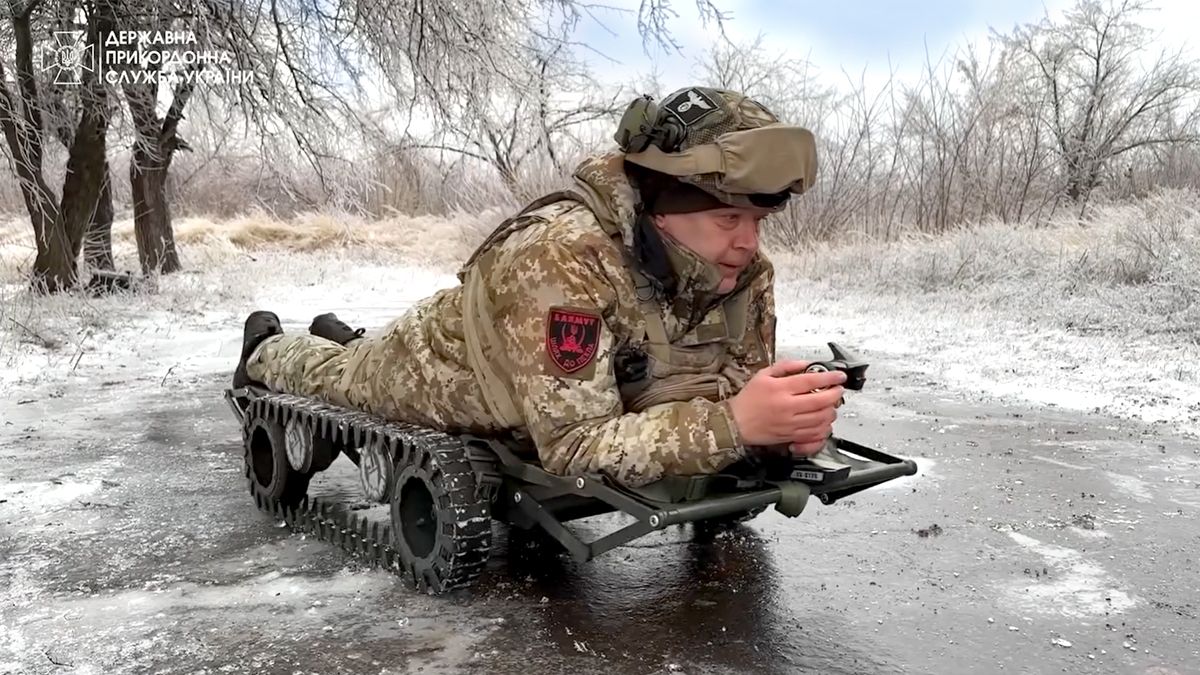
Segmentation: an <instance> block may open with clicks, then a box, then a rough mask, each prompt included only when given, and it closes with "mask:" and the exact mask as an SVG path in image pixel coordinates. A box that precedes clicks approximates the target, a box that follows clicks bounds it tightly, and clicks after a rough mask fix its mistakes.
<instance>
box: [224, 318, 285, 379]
mask: <svg viewBox="0 0 1200 675" xmlns="http://www.w3.org/2000/svg"><path fill="white" fill-rule="evenodd" d="M282 334H283V326H281V325H280V323H279V317H278V316H276V315H275V313H274V312H267V311H258V312H251V314H250V316H248V317H246V329H245V331H244V332H243V333H242V356H241V358H240V359H238V365H237V370H235V371H233V388H234V389H238V388H241V387H245V386H247V385H251V384H258V385H260V386H261V384H262V383H260V382H255V381H253V380H251V379H250V375H249V374H247V372H246V362H247V361H248V360H250V355H251V354H253V353H254V350H255V349H258V346H259V345H260V344H262V341H263V340H266V339H267V338H269V337H271V336H272V335H282Z"/></svg>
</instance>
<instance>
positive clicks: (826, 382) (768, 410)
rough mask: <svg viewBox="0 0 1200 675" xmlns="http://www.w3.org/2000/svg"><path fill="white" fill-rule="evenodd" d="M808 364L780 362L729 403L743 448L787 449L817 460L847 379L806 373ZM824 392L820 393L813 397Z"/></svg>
mask: <svg viewBox="0 0 1200 675" xmlns="http://www.w3.org/2000/svg"><path fill="white" fill-rule="evenodd" d="M806 367H808V362H806V361H779V362H777V363H774V364H772V365H770V366H768V367H766V368H763V369H762V370H760V371H758V372H757V373H755V374H754V376H753V377H752V378H750V381H749V382H747V383H746V386H745V387H744V388H742V390H741V391H739V392H738V393H737V394H736V395H735V396H734V397H733V398H732V399H730V400H729V407H730V410H732V411H733V419H734V423H736V424H737V427H738V431H739V432H740V433H741V436H742V441H743V442H744V443H745V444H747V445H778V444H790V445H791V448H792V451H793V452H795V453H796V454H801V455H812V454H816V453H817V452H819V451H820V450H821V448H823V447H824V445H825V440H826V439H827V438H829V435H830V434H831V433H833V422H834V420H836V419H837V405H838V403H839V402H840V401H841V400H842V394H843V393H844V389H843V388H842V387H841V386H840V385H841V384H842V383H843V382H845V381H846V374H845V373H843V372H841V371H839V370H834V371H829V372H823V373H805V372H803V371H804V369H805V368H806ZM815 389H822V391H814V390H815Z"/></svg>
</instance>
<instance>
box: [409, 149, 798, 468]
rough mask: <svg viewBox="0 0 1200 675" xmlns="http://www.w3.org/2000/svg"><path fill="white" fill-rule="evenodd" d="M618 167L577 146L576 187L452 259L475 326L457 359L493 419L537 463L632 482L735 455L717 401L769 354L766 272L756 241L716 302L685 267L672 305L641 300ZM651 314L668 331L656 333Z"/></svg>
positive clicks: (631, 211) (731, 430)
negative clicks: (580, 152)
mask: <svg viewBox="0 0 1200 675" xmlns="http://www.w3.org/2000/svg"><path fill="white" fill-rule="evenodd" d="M621 167H622V158H621V156H620V155H615V154H614V155H605V156H600V157H596V158H593V159H591V160H589V161H586V162H584V163H582V164H581V165H580V166H579V168H578V169H577V170H576V172H575V186H574V188H573V189H572V190H571V191H569V192H565V193H558V194H556V195H552V196H550V197H549V198H545V199H542V200H539V201H538V202H535V204H533V205H531V208H527V209H526V210H524V211H523V212H522V213H521V214H520V215H518V216H517V217H515V218H512V219H510V220H509V221H506V222H505V223H504V224H502V225H501V226H500V227H499V228H497V230H496V231H495V232H494V233H493V234H492V236H491V237H489V239H488V240H487V241H486V242H484V244H483V245H481V247H480V248H479V250H477V251H476V253H475V255H473V256H472V257H471V259H470V260H469V261H468V262H467V263H466V264H465V265H464V267H463V269H462V271H461V272H460V274H459V276H460V279H461V280H462V281H463V286H462V287H461V288H462V289H463V292H462V293H460V294H458V296H457V297H458V298H459V299H460V303H459V307H457V308H456V309H458V310H459V312H454V314H456V315H458V316H461V317H462V318H463V323H464V326H463V334H464V337H466V338H470V337H472V336H471V335H470V334H471V333H477V335H476V336H474V337H475V338H476V341H475V342H474V343H473V344H477V345H478V347H479V349H478V351H476V352H475V353H474V358H472V354H471V346H472V345H467V346H466V347H465V349H464V350H463V352H464V355H465V356H466V361H467V363H466V364H464V365H466V367H467V368H469V369H472V370H473V371H474V372H475V373H476V375H477V378H476V380H477V382H478V383H479V385H480V387H481V388H482V389H483V390H484V391H483V393H482V398H483V399H484V403H485V406H484V407H485V408H486V409H487V411H488V412H489V413H491V416H492V417H493V418H494V420H493V421H494V422H495V423H496V424H495V425H494V426H495V427H497V428H498V429H504V430H508V431H514V432H516V433H517V435H518V436H520V437H525V438H528V439H529V440H530V441H532V443H533V445H534V446H535V447H536V449H537V453H538V457H539V459H540V461H541V462H542V465H543V466H544V467H545V468H546V470H547V471H550V472H552V473H556V474H577V473H582V472H603V473H607V474H610V475H612V476H613V477H614V478H615V479H617V480H619V481H621V482H623V483H625V484H627V485H633V486H637V485H641V484H645V483H649V482H652V481H655V480H658V479H659V478H661V477H662V476H663V475H665V474H698V473H711V472H713V471H717V470H720V469H721V468H724V467H725V466H727V465H729V464H731V463H733V462H734V461H736V460H738V459H739V458H741V457H742V456H743V455H744V454H745V452H746V449H745V447H744V445H743V444H742V443H741V441H740V440H739V437H738V432H737V429H736V428H735V425H734V420H733V416H732V414H731V412H730V410H729V407H728V402H727V400H728V397H730V396H732V395H733V394H735V393H736V392H737V391H739V390H740V389H741V388H742V387H743V386H744V385H745V383H746V381H747V380H748V379H749V377H750V376H751V375H752V374H753V373H754V372H755V371H756V370H758V369H759V368H762V367H763V366H765V365H767V364H768V363H770V362H771V361H772V360H773V359H774V347H775V335H774V328H775V307H774V296H773V281H774V279H773V274H774V273H773V269H772V267H771V265H770V263H769V262H768V261H767V260H766V259H765V258H764V257H763V256H761V254H760V255H759V257H758V258H757V259H756V261H755V262H754V264H752V265H751V266H750V267H749V268H747V270H746V271H745V272H744V273H743V278H742V280H741V281H740V282H739V284H738V288H737V289H735V290H734V291H733V292H732V293H730V294H729V295H728V296H727V297H726V298H724V299H718V301H717V303H715V305H714V303H711V302H704V303H703V306H702V305H701V303H702V301H701V300H700V299H698V298H693V297H689V295H688V293H687V292H686V289H687V284H686V280H684V283H682V284H681V287H682V288H683V289H684V291H683V292H681V293H680V296H679V298H678V299H676V300H675V301H674V303H673V304H672V305H671V306H670V307H667V306H664V305H663V304H661V303H657V302H655V301H654V300H652V299H650V296H649V294H648V293H646V291H647V290H648V289H647V288H646V287H645V284H644V283H642V282H643V281H644V279H643V278H642V277H641V276H640V275H639V274H636V273H634V272H633V270H632V269H631V267H632V265H631V263H630V262H629V261H630V260H631V258H630V251H629V246H630V245H631V243H632V241H633V234H632V233H633V227H634V222H635V212H636V209H637V207H638V203H637V193H636V191H635V190H634V189H633V187H632V186H631V185H630V184H629V182H628V181H627V180H626V178H625V174H624V172H623V171H622V170H621ZM460 312H461V313H460ZM655 314H656V315H657V316H658V319H657V320H654V319H653V315H655ZM430 318H431V319H433V318H434V317H430ZM473 319H474V320H473ZM472 324H474V325H472ZM655 326H658V327H659V330H664V329H665V339H666V340H667V341H668V342H669V343H670V345H671V346H669V347H668V346H666V345H661V344H659V345H655V344H654V342H655V340H654V337H655V336H654V333H655ZM656 347H657V348H656ZM646 352H649V356H650V358H649V359H648V364H646V365H645V366H644V368H642V372H643V373H645V374H646V377H645V378H643V379H642V380H641V381H640V382H639V381H630V379H631V376H630V374H629V372H628V371H629V369H628V368H626V367H624V366H623V365H622V364H623V363H624V361H623V359H625V360H628V358H629V357H630V355H633V358H634V360H635V361H636V360H637V357H638V356H640V355H642V354H645V353H646ZM481 370H483V371H486V372H480V371H481ZM635 370H636V369H635ZM697 379H700V380H701V381H702V384H701V386H700V389H701V390H703V395H702V396H700V395H696V394H697V389H696V388H695V387H689V386H688V384H687V383H688V382H689V381H691V382H695V381H696V380H697ZM703 382H707V383H708V384H709V385H715V386H704V384H703ZM656 392H657V393H658V395H656ZM664 392H665V395H663V393H664ZM673 393H675V394H678V395H677V396H674V397H673V396H672V394H673ZM672 398H674V400H671V399H672ZM664 399H666V400H664Z"/></svg>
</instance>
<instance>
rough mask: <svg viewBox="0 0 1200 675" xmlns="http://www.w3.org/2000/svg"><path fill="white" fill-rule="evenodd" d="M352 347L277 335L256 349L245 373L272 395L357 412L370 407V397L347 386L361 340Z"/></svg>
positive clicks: (314, 337)
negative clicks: (319, 401) (307, 399)
mask: <svg viewBox="0 0 1200 675" xmlns="http://www.w3.org/2000/svg"><path fill="white" fill-rule="evenodd" d="M355 343H357V345H358V347H359V349H357V350H356V349H355ZM355 343H351V345H350V346H348V347H345V346H342V345H340V344H338V343H336V342H333V341H332V340H326V339H325V338H320V337H317V336H315V335H304V334H295V335H276V336H273V337H270V338H267V339H266V340H264V341H263V343H262V344H261V345H259V347H258V349H257V350H256V351H255V353H254V354H253V355H252V356H251V358H250V360H249V361H248V362H247V363H246V372H247V373H248V374H249V375H250V377H251V379H253V380H255V381H257V382H261V383H263V384H264V385H266V386H267V388H269V389H271V390H272V391H278V392H286V393H288V394H295V395H297V396H310V397H313V398H320V399H323V400H325V401H328V402H330V403H333V404H334V405H340V406H343V407H346V408H359V407H361V406H363V405H365V404H367V403H369V402H370V401H369V399H370V397H369V396H366V395H365V394H366V392H365V391H363V390H362V388H357V389H356V388H355V387H353V386H351V385H350V382H349V380H350V379H351V377H352V375H353V369H352V368H350V367H349V366H350V365H351V364H352V363H355V362H357V361H359V359H354V358H353V357H354V355H355V352H356V351H360V350H361V346H362V345H363V343H364V340H362V339H359V340H356V341H355ZM348 375H349V376H351V377H347V376H348ZM370 412H375V411H374V410H372V411H370Z"/></svg>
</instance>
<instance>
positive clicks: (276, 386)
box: [246, 317, 496, 434]
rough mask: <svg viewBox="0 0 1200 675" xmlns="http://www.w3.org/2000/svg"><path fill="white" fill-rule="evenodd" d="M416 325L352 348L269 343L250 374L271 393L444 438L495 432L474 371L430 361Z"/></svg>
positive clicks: (298, 338)
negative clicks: (454, 433) (434, 432)
mask: <svg viewBox="0 0 1200 675" xmlns="http://www.w3.org/2000/svg"><path fill="white" fill-rule="evenodd" d="M416 318H417V317H403V318H400V319H397V320H395V321H393V322H392V324H390V325H389V326H387V327H386V328H385V329H384V331H383V332H382V333H381V334H380V335H378V336H371V337H362V338H358V339H356V340H354V341H352V342H350V343H349V344H347V345H346V346H342V345H340V344H338V343H336V342H332V341H330V340H326V339H324V338H320V337H316V336H314V335H309V334H284V335H276V336H272V337H270V338H267V339H266V340H264V341H263V343H262V344H261V345H259V347H258V349H257V350H255V352H254V353H253V354H251V356H250V358H249V360H248V361H247V363H246V371H247V373H248V374H249V376H250V378H251V379H252V380H255V381H257V382H261V383H262V384H263V385H265V386H266V387H267V388H269V389H271V390H272V391H276V392H281V393H287V394H295V395H297V396H308V397H312V398H316V399H320V400H323V401H327V402H329V403H332V404H334V405H338V406H342V407H345V408H352V409H355V410H362V411H365V412H368V413H372V414H375V415H378V416H380V417H383V418H385V419H388V420H392V421H398V422H407V423H410V424H419V425H422V426H427V427H430V428H433V429H438V430H442V431H470V432H473V433H481V434H482V433H489V432H492V431H495V430H496V422H495V421H494V420H493V419H491V417H490V416H489V414H488V412H487V408H486V405H485V403H484V401H483V398H482V392H481V390H480V388H479V386H478V385H477V383H476V382H475V379H474V376H473V375H472V373H471V372H470V371H469V370H466V369H463V368H460V367H457V366H456V365H455V364H454V363H453V362H448V361H446V360H444V359H437V358H435V357H434V356H433V355H432V354H431V353H430V350H431V348H430V346H429V344H428V341H427V334H426V333H424V332H423V331H421V330H419V327H418V326H417V325H416V324H415V319H416Z"/></svg>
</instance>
